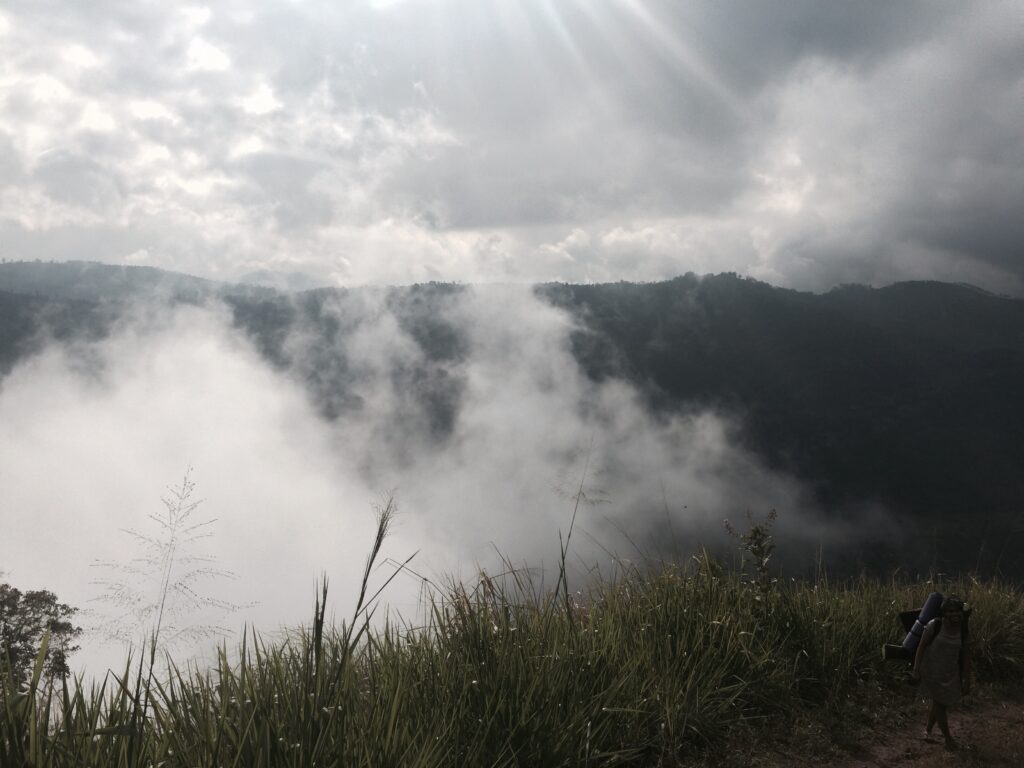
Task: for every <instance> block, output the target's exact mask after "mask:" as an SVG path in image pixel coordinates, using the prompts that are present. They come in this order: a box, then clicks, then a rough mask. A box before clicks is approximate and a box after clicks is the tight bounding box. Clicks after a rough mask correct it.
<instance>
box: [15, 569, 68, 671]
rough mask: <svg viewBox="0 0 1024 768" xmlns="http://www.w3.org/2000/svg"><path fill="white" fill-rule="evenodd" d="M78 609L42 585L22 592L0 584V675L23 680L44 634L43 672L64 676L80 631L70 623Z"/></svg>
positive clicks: (30, 668) (29, 669)
mask: <svg viewBox="0 0 1024 768" xmlns="http://www.w3.org/2000/svg"><path fill="white" fill-rule="evenodd" d="M77 612H78V609H77V608H72V607H71V606H70V605H67V604H66V603H62V602H60V601H59V600H58V599H57V596H56V595H55V594H54V593H53V592H50V591H47V590H45V589H40V590H30V591H28V592H22V591H21V590H19V589H17V588H15V587H13V586H11V585H10V584H0V675H10V676H11V678H12V679H13V680H14V681H16V682H18V683H20V682H22V681H24V680H26V679H27V678H28V676H29V673H30V671H31V670H32V668H33V664H34V662H35V659H36V657H37V655H38V654H39V649H40V648H41V647H42V645H43V637H44V636H46V637H47V638H48V643H49V646H50V647H49V652H48V653H45V654H44V655H43V658H44V662H45V663H44V667H43V672H44V674H45V676H46V677H54V676H56V677H60V678H63V677H67V676H68V674H69V669H68V657H69V656H70V655H71V654H72V653H74V652H75V651H77V650H78V648H79V646H77V645H75V640H76V638H77V637H78V636H79V635H80V634H81V633H82V629H81V628H80V627H76V626H75V625H74V624H73V623H72V619H73V618H74V615H75V614H76V613H77Z"/></svg>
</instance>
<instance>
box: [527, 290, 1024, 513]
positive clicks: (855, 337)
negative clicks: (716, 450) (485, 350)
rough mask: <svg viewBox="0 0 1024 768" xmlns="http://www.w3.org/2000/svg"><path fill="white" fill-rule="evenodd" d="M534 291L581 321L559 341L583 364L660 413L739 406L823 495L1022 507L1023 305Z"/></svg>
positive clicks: (987, 299) (772, 457)
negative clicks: (640, 394)
mask: <svg viewBox="0 0 1024 768" xmlns="http://www.w3.org/2000/svg"><path fill="white" fill-rule="evenodd" d="M540 290H542V291H543V292H544V294H545V295H546V296H548V297H549V298H550V299H551V300H552V301H553V302H554V303H556V304H558V305H560V306H564V307H566V308H568V309H570V310H571V311H572V312H573V313H574V314H576V315H578V316H580V317H582V318H583V319H584V321H585V324H586V327H587V328H588V330H587V331H585V332H579V333H577V334H576V335H575V338H574V346H575V354H576V357H577V358H578V359H579V360H580V361H581V364H582V365H583V366H584V368H585V369H586V370H588V371H589V372H590V373H591V375H594V376H607V375H623V376H626V377H627V378H630V379H632V380H634V381H637V382H642V383H644V384H645V385H646V387H647V390H648V392H649V393H650V398H651V401H652V403H655V404H657V406H658V407H661V408H676V407H684V406H685V404H689V403H699V404H702V405H709V404H710V405H715V406H718V407H720V408H722V409H724V410H726V411H730V412H733V413H736V414H738V415H740V416H741V417H742V424H743V430H744V435H745V438H746V440H747V441H748V443H749V444H750V445H751V446H752V447H753V448H754V449H755V450H756V451H757V452H758V453H759V454H761V455H762V456H763V457H765V458H766V459H768V461H769V462H770V463H771V464H772V465H774V466H776V467H782V468H785V469H788V470H790V471H794V472H796V473H797V474H798V475H800V476H801V477H803V478H804V479H805V480H807V481H809V482H811V483H813V485H814V487H815V488H816V490H817V492H818V495H819V498H820V499H821V500H822V501H823V502H824V503H826V504H828V503H834V504H840V503H843V502H846V501H850V500H853V499H871V498H877V499H878V500H880V501H884V502H886V503H888V504H894V505H896V506H897V507H899V508H901V509H904V510H907V511H911V512H913V513H915V514H932V513H939V514H941V515H943V516H947V515H956V514H971V515H974V514H981V515H989V514H992V515H995V516H1011V515H1016V514H1018V513H1020V512H1022V511H1024V440H1022V439H1021V435H1024V397H1022V396H1021V393H1022V392H1024V302H1021V301H1018V300H1011V299H1006V298H1000V297H996V296H993V295H990V294H987V293H984V292H982V291H979V290H978V289H975V288H972V287H968V286H958V285H950V284H944V283H901V284H897V285H893V286H890V287H888V288H882V289H877V290H876V289H871V288H866V287H863V286H849V287H843V288H839V289H836V290H833V291H831V292H829V293H826V294H823V295H815V294H810V293H800V292H797V291H791V290H783V289H779V288H773V287H771V286H769V285H766V284H764V283H758V282H755V281H751V280H744V279H741V278H738V277H735V276H732V275H720V276H717V277H710V278H704V279H699V278H697V277H694V276H692V275H690V276H686V277H681V278H677V279H675V280H671V281H668V282H664V283H656V284H645V285H634V284H625V283H622V284H615V285H591V286H579V285H550V286H544V287H542V288H541V289H540Z"/></svg>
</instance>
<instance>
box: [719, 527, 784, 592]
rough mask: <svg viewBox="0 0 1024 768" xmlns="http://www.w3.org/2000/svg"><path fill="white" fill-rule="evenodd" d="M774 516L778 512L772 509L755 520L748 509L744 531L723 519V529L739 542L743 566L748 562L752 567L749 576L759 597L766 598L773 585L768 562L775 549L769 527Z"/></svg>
mask: <svg viewBox="0 0 1024 768" xmlns="http://www.w3.org/2000/svg"><path fill="white" fill-rule="evenodd" d="M776 517H778V514H777V513H776V512H775V510H774V509H773V510H771V511H770V512H769V513H768V514H767V515H765V518H764V520H762V521H760V522H755V521H754V516H753V515H752V514H750V510H749V509H748V510H747V525H748V526H749V527H748V528H747V531H746V533H743V532H741V531H739V530H737V529H736V528H735V526H733V524H732V523H730V522H729V521H728V520H726V521H725V530H726V531H727V532H728V534H729V535H730V536H732V537H733V538H734V539H736V540H737V541H739V543H740V550H741V551H742V552H743V564H744V565H745V566H746V565H747V564H749V565H751V566H752V567H753V569H754V574H752V575H751V577H750V578H751V579H752V581H753V582H754V583H755V584H756V586H757V589H758V591H759V592H760V595H759V598H767V597H768V596H769V594H770V593H771V591H772V588H773V587H774V585H775V579H773V578H772V576H771V572H770V571H769V570H768V563H769V561H770V560H771V559H772V553H773V552H774V551H775V539H774V538H773V537H772V534H771V528H772V524H773V523H774V522H775V518H776Z"/></svg>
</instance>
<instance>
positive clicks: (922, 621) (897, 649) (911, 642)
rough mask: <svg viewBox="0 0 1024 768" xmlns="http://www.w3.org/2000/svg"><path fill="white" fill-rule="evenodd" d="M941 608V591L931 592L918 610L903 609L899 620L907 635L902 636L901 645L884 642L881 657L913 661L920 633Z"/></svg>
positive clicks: (891, 659)
mask: <svg viewBox="0 0 1024 768" xmlns="http://www.w3.org/2000/svg"><path fill="white" fill-rule="evenodd" d="M941 608H942V593H941V592H932V593H931V594H930V595H928V599H927V600H925V601H924V605H923V606H921V610H920V611H904V612H903V613H901V614H900V621H901V623H902V624H903V628H904V629H906V630H907V636H906V637H905V638H903V643H902V644H901V645H893V644H891V643H886V644H885V645H884V646H882V658H884V659H888V660H890V661H911V662H912V661H913V660H914V654H915V653H916V652H917V646H918V644H919V643H920V642H921V635H922V634H923V633H924V628H925V627H926V626H927V625H928V622H929V621H931V620H932V619H934V618H935V617H936V616H938V615H939V610H940V609H941Z"/></svg>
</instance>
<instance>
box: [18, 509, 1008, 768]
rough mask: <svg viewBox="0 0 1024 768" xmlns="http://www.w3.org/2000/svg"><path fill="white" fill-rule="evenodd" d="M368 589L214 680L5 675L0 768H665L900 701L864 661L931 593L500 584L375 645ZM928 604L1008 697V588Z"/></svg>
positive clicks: (883, 674) (680, 579) (976, 588)
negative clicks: (21, 686)
mask: <svg viewBox="0 0 1024 768" xmlns="http://www.w3.org/2000/svg"><path fill="white" fill-rule="evenodd" d="M382 518H383V519H382V528H383V533H386V523H387V515H386V512H385V514H384V515H383V516H382ZM383 533H382V535H383ZM379 541H380V537H378V540H377V542H375V544H374V549H373V552H372V553H371V556H370V558H369V559H368V562H367V571H366V573H367V577H368V575H369V572H370V569H371V567H372V565H373V562H374V559H375V558H376V556H377V553H378V552H379V549H380V547H379ZM366 584H367V580H366V579H365V578H364V581H363V584H362V588H361V590H360V592H361V594H362V597H361V599H360V603H359V607H358V608H357V610H356V613H355V614H354V616H353V617H352V619H351V620H350V621H348V622H345V623H343V624H342V625H341V626H338V627H331V626H328V625H326V624H325V622H324V608H323V606H324V605H325V602H326V598H327V594H326V583H325V584H324V585H323V587H322V589H323V591H322V592H321V593H320V594H319V595H318V597H317V600H316V607H315V611H314V619H313V622H312V624H311V626H310V627H308V628H302V629H299V630H297V631H296V632H294V633H293V634H291V635H290V636H288V637H287V638H286V639H284V640H279V641H276V642H273V643H271V642H266V641H264V640H262V639H261V638H260V637H259V636H258V635H254V634H247V635H246V636H245V637H244V638H243V640H242V642H241V644H240V647H239V648H238V649H237V651H236V652H234V653H232V654H229V653H228V652H227V649H223V650H222V652H221V654H220V659H219V663H218V664H217V665H216V666H215V667H214V668H212V669H209V670H197V669H174V668H171V670H170V673H169V674H168V675H167V676H165V677H157V678H153V679H151V680H149V679H148V678H147V675H145V674H143V673H142V672H141V670H142V667H141V666H139V667H138V669H136V667H134V666H133V665H132V664H131V663H129V664H126V666H125V669H124V670H123V671H122V673H121V674H119V675H117V676H110V677H108V678H107V680H106V681H104V682H103V683H101V684H99V685H97V686H93V687H91V688H89V689H88V690H86V689H84V687H83V686H82V685H77V686H76V685H66V684H63V683H61V682H60V681H57V682H46V681H45V680H43V679H42V678H41V677H40V675H39V674H36V675H35V676H34V678H33V684H32V688H31V690H29V691H27V692H25V693H23V694H19V693H17V692H16V691H14V690H12V685H13V684H12V683H11V682H10V680H7V681H6V682H4V683H2V684H0V685H2V686H4V689H3V691H2V692H0V693H2V694H3V702H4V704H3V709H2V710H0V765H3V766H20V765H33V766H82V765H89V766H96V767H97V768H106V767H107V766H125V767H126V768H127V767H131V768H134V767H135V766H178V765H180V766H211V767H212V766H296V767H298V766H303V767H304V768H306V767H308V766H312V765H317V766H346V767H347V766H451V765H471V766H513V765H543V766H562V765H564V766H575V765H579V766H604V765H636V766H655V765H663V766H672V765H678V764H680V763H681V762H683V761H685V759H686V758H687V756H688V755H692V754H694V753H698V752H700V751H701V750H706V749H708V748H712V747H714V746H715V745H717V744H720V743H722V742H723V740H724V739H726V738H727V737H728V735H729V733H730V731H731V729H734V728H735V727H737V726H743V727H754V728H757V727H759V726H763V727H766V728H767V727H771V726H772V725H773V724H775V723H776V722H778V721H780V720H782V721H784V720H785V719H787V718H791V717H796V716H804V717H806V716H811V717H819V718H823V719H827V718H828V717H830V716H831V715H835V714H836V713H838V712H839V711H841V709H842V708H843V706H844V705H845V702H847V701H848V699H849V697H851V696H853V697H858V696H860V697H864V696H870V693H869V692H870V691H872V690H878V689H879V688H882V689H884V688H886V687H887V686H891V685H893V684H895V683H894V680H895V670H894V668H893V667H887V666H885V664H884V663H883V662H882V660H881V658H880V654H879V648H880V646H881V644H882V643H883V642H885V641H892V640H898V639H899V636H900V631H899V624H898V621H897V614H898V612H899V611H901V610H904V609H906V608H908V607H912V606H914V605H918V604H920V602H921V601H922V599H923V597H924V596H925V595H926V594H927V593H928V592H930V591H932V589H934V588H935V587H936V585H934V584H931V583H913V582H910V581H900V580H890V581H879V580H872V579H861V580H856V581H850V582H842V583H831V582H829V581H828V580H827V579H821V580H819V581H818V582H816V583H808V582H798V581H790V582H787V583H777V584H775V585H774V586H773V588H772V589H771V590H768V591H766V590H763V589H762V588H761V586H760V585H758V584H752V583H751V582H750V581H749V580H748V579H745V578H743V577H742V576H741V575H740V574H736V573H731V572H728V571H724V570H723V569H722V568H721V567H720V566H717V565H716V564H714V563H713V562H712V561H711V560H710V558H707V557H701V558H697V559H695V560H694V561H693V562H691V563H688V564H687V565H686V566H670V567H663V568H660V569H658V570H649V571H645V570H641V569H638V568H631V567H626V566H622V565H620V566H619V567H618V569H617V570H616V571H615V572H614V573H612V574H607V575H604V576H602V577H600V578H595V579H594V581H593V583H591V584H590V585H589V586H588V587H587V588H586V589H585V590H582V591H576V592H572V591H569V590H568V589H567V588H566V585H565V584H563V583H562V582H559V585H558V588H556V590H555V591H553V592H548V593H544V592H542V591H541V590H540V589H539V587H538V586H537V581H536V580H535V579H534V578H533V577H531V576H530V575H529V573H528V572H526V571H521V570H515V569H512V568H510V569H509V570H508V571H507V572H506V573H504V574H502V575H501V576H498V577H489V576H487V575H485V574H481V576H480V578H479V581H478V582H477V583H475V584H458V583H453V584H449V585H448V586H447V587H445V588H443V589H439V590H438V591H436V592H435V593H434V594H433V595H432V596H430V597H427V598H425V599H426V600H427V601H428V602H427V605H426V606H425V608H426V615H427V620H426V623H425V624H424V625H423V626H419V627H410V626H408V625H405V624H403V623H400V622H395V621H389V622H386V623H385V624H384V625H383V626H382V627H378V628H373V627H372V626H371V625H370V623H369V621H368V619H369V614H370V613H371V610H372V609H371V608H370V606H371V605H372V597H373V596H372V595H368V594H367V588H366ZM939 587H940V588H941V589H942V591H945V592H952V591H955V592H958V593H959V594H961V595H964V596H965V597H966V598H967V599H968V600H969V601H970V602H971V603H972V604H973V605H974V607H975V618H974V619H973V621H972V633H973V647H974V658H975V665H974V666H975V670H976V675H977V678H978V679H979V680H980V681H981V682H985V681H992V680H1001V681H1024V599H1022V596H1021V593H1020V592H1019V591H1018V590H1016V589H1014V588H1012V587H1011V586H1010V585H1007V584H1004V583H1000V582H998V581H989V582H976V581H963V582H955V583H943V584H941V585H939ZM40 658H42V657H40ZM37 672H38V670H37ZM146 700H148V702H149V703H148V705H144V702H145V701H146Z"/></svg>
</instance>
